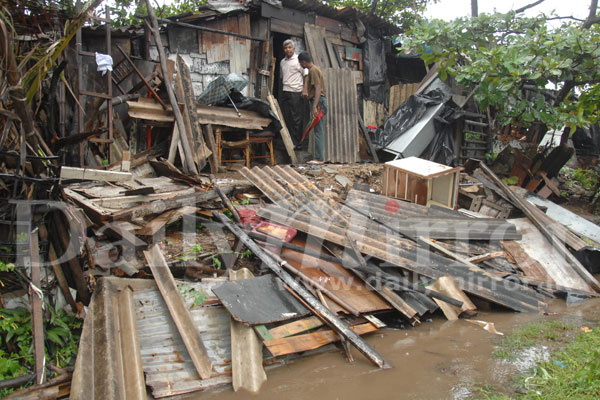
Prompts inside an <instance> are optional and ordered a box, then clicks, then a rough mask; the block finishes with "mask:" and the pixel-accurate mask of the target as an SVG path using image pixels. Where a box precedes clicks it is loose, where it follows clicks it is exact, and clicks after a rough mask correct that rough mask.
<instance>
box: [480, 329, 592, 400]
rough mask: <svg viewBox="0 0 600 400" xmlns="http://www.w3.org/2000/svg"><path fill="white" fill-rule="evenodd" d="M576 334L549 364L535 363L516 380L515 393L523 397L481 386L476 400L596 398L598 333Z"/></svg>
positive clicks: (584, 331)
mask: <svg viewBox="0 0 600 400" xmlns="http://www.w3.org/2000/svg"><path fill="white" fill-rule="evenodd" d="M527 330H529V329H527ZM577 332H578V336H577V337H575V338H574V339H572V341H571V343H570V344H568V345H567V346H565V347H564V348H563V349H562V350H559V351H556V352H555V353H553V354H552V356H551V358H550V360H549V361H543V362H538V363H537V364H536V365H535V367H533V368H532V370H531V372H530V374H528V375H525V376H521V377H520V378H519V382H518V387H519V388H520V389H519V392H520V393H523V394H515V395H514V396H512V397H511V396H508V395H506V394H504V393H501V392H499V391H498V390H494V388H492V387H489V386H485V387H482V388H480V390H479V395H478V396H477V398H479V399H483V400H507V399H523V400H542V399H543V400H564V399H579V400H592V399H598V398H600V350H599V349H600V329H594V330H590V329H588V328H585V327H582V328H581V329H580V330H579V329H578V330H577ZM542 336H546V334H542ZM565 340H567V339H566V337H565Z"/></svg>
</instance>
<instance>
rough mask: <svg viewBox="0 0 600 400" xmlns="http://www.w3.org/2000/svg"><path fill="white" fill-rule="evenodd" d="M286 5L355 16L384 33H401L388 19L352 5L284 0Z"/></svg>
mask: <svg viewBox="0 0 600 400" xmlns="http://www.w3.org/2000/svg"><path fill="white" fill-rule="evenodd" d="M281 3H282V5H283V6H284V7H288V8H293V9H295V10H300V11H306V12H312V13H315V14H318V15H322V16H324V17H329V18H334V19H338V20H341V21H346V22H350V21H353V20H354V18H358V19H360V20H361V21H362V22H363V23H364V24H366V25H369V26H371V27H373V28H377V29H380V30H381V31H382V32H383V33H384V34H386V35H391V34H397V33H400V28H398V27H397V26H396V25H394V24H391V23H389V22H388V21H386V20H384V19H382V18H379V17H377V16H375V15H372V14H367V13H364V12H362V11H358V10H356V9H354V8H352V7H343V8H335V7H331V6H328V5H326V4H324V3H323V2H321V1H319V0H282V1H281Z"/></svg>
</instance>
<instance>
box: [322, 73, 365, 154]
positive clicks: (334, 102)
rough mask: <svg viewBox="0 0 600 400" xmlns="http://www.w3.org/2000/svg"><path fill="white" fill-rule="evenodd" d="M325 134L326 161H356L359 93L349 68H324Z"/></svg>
mask: <svg viewBox="0 0 600 400" xmlns="http://www.w3.org/2000/svg"><path fill="white" fill-rule="evenodd" d="M323 74H324V77H325V85H327V91H326V93H327V102H328V113H327V117H326V118H327V136H326V140H325V149H324V150H325V151H324V157H325V161H330V162H339V163H355V162H358V117H357V116H358V97H357V96H358V95H357V93H356V84H355V82H354V76H353V75H352V71H350V70H343V69H334V68H326V69H324V70H323Z"/></svg>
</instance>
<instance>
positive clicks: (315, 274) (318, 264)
mask: <svg viewBox="0 0 600 400" xmlns="http://www.w3.org/2000/svg"><path fill="white" fill-rule="evenodd" d="M281 257H282V258H283V259H285V260H286V261H287V262H288V263H289V264H290V265H291V267H293V269H295V270H297V271H298V272H299V273H300V274H301V275H302V276H303V277H305V278H306V279H308V280H309V282H313V283H315V284H316V285H318V286H316V287H317V288H319V289H320V290H322V291H323V293H325V294H327V296H329V297H331V299H332V300H334V301H335V302H336V303H338V304H340V305H341V306H342V307H344V308H345V309H346V310H348V311H350V312H351V313H353V314H355V315H356V314H361V313H368V312H373V311H379V310H389V309H390V306H389V305H388V304H386V302H385V301H383V300H382V299H381V298H380V297H379V296H378V295H377V294H376V293H374V292H372V291H371V290H369V289H367V288H366V287H365V286H364V285H362V284H361V282H360V281H358V280H356V277H355V276H354V275H353V274H352V273H351V272H349V271H348V270H346V269H345V268H344V267H342V265H340V264H338V263H332V262H329V261H324V260H321V259H318V258H316V257H313V256H310V255H307V254H303V253H299V252H297V251H294V250H291V249H283V250H282V252H281ZM309 284H310V283H309ZM352 310H355V312H352Z"/></svg>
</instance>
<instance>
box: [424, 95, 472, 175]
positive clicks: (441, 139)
mask: <svg viewBox="0 0 600 400" xmlns="http://www.w3.org/2000/svg"><path fill="white" fill-rule="evenodd" d="M462 116H463V112H462V109H461V108H460V107H458V106H457V105H456V103H455V102H454V101H452V100H448V101H447V102H446V103H445V104H444V108H443V109H442V112H441V113H440V114H439V115H438V116H437V117H435V119H434V121H433V124H434V126H435V137H434V138H433V141H432V142H431V143H430V144H429V146H427V148H426V149H425V151H424V152H423V154H421V158H424V159H426V160H429V161H434V162H436V163H440V164H444V165H449V166H451V167H456V166H458V157H457V155H456V152H455V149H456V140H455V126H456V124H455V123H456V120H457V119H459V118H460V117H462Z"/></svg>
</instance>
